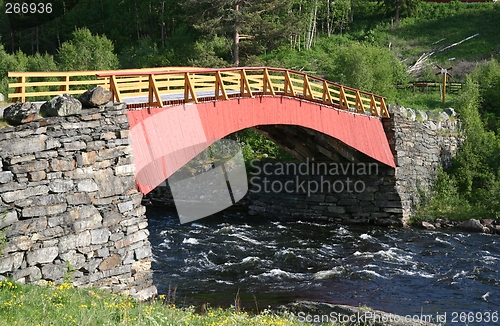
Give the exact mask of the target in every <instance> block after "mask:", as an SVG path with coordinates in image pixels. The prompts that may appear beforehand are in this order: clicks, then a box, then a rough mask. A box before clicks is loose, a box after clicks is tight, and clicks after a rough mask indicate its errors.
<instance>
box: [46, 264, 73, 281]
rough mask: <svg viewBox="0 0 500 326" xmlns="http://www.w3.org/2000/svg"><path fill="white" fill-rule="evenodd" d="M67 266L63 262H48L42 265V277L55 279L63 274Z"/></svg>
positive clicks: (50, 279)
mask: <svg viewBox="0 0 500 326" xmlns="http://www.w3.org/2000/svg"><path fill="white" fill-rule="evenodd" d="M66 269H67V267H66V265H63V264H48V265H44V266H42V277H43V279H44V280H49V281H56V280H59V279H61V278H63V276H64V272H65V271H66Z"/></svg>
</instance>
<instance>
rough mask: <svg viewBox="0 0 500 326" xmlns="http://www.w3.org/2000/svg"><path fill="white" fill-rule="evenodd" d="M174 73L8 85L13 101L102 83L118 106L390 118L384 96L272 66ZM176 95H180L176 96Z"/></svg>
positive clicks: (152, 71) (132, 72)
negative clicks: (273, 103) (215, 103)
mask: <svg viewBox="0 0 500 326" xmlns="http://www.w3.org/2000/svg"><path fill="white" fill-rule="evenodd" d="M175 69H177V70H172V69H171V68H156V69H136V70H115V71H99V72H93V76H94V79H93V80H91V81H92V82H91V81H90V80H87V81H86V83H82V81H81V80H75V81H73V80H70V77H71V76H80V77H82V76H91V74H90V72H85V73H84V74H80V75H78V74H76V73H75V75H73V73H72V75H71V76H70V75H68V73H59V75H50V77H58V78H62V79H63V80H62V82H63V83H62V82H61V81H60V82H59V84H58V85H60V90H59V91H58V92H54V91H51V92H33V93H31V92H27V91H26V89H27V87H29V86H38V85H40V83H42V82H33V83H32V82H26V80H24V82H23V81H19V82H18V83H14V84H9V87H13V88H14V87H15V88H16V92H15V93H14V94H9V98H21V100H24V98H26V97H27V96H43V95H56V94H60V93H61V92H65V93H70V94H78V93H79V92H80V93H82V92H83V91H81V90H71V89H70V88H71V86H73V85H80V86H81V85H102V86H103V87H106V88H108V89H109V90H110V91H111V92H112V93H113V98H114V100H116V101H118V102H122V101H124V99H125V98H133V97H135V98H140V97H144V98H145V100H144V101H142V102H141V103H138V104H136V106H137V105H138V106H144V107H146V106H147V107H160V106H164V105H168V104H178V103H179V102H184V103H187V102H194V103H198V102H200V101H210V100H227V99H229V98H231V97H252V96H257V95H271V96H289V97H295V98H300V99H304V100H308V101H313V102H317V103H321V104H324V105H328V106H333V107H336V108H339V109H342V110H350V111H352V112H356V113H363V114H364V113H365V112H369V113H370V114H371V115H373V116H377V117H383V118H387V117H389V113H388V111H387V107H386V104H385V99H384V97H382V96H379V95H375V94H372V93H368V92H364V91H360V90H357V89H354V88H350V87H346V86H342V85H340V84H336V83H333V82H330V81H327V80H325V79H322V78H318V77H313V76H310V75H307V74H305V73H303V72H298V71H293V70H288V69H283V68H268V67H244V68H222V69H197V68H187V69H186V68H175ZM16 74H19V73H9V77H18V78H23V76H30V77H40V76H41V75H34V74H35V73H21V74H26V75H23V76H19V75H16ZM36 74H41V73H36ZM46 74H55V73H46ZM46 76H48V75H46ZM95 76H96V77H97V79H95ZM47 83H48V82H47ZM50 83H53V82H50ZM78 83H80V84H78ZM43 85H48V84H43ZM51 85H54V84H51ZM40 86H41V85H40ZM172 94H176V95H177V96H172ZM169 95H170V96H169Z"/></svg>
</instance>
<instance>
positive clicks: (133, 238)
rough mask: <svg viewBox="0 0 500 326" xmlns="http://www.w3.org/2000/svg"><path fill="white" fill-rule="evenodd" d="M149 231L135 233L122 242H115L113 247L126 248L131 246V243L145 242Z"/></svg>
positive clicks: (143, 230)
mask: <svg viewBox="0 0 500 326" xmlns="http://www.w3.org/2000/svg"><path fill="white" fill-rule="evenodd" d="M148 235H149V231H148V230H147V229H142V230H139V231H137V232H136V233H133V234H130V235H127V236H126V237H125V238H123V239H122V240H119V241H116V243H115V246H116V249H120V248H122V247H126V246H129V245H131V244H132V243H135V242H138V241H142V240H146V239H147V238H148Z"/></svg>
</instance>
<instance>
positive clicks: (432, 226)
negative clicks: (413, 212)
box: [422, 221, 436, 230]
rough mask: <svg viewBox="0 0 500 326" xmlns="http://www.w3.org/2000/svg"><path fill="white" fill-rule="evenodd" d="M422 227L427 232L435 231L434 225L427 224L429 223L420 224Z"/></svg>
mask: <svg viewBox="0 0 500 326" xmlns="http://www.w3.org/2000/svg"><path fill="white" fill-rule="evenodd" d="M422 226H423V227H424V228H426V229H427V230H435V229H436V227H435V226H434V224H432V223H429V222H425V221H423V222H422Z"/></svg>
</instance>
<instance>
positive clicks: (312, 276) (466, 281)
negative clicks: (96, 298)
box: [147, 208, 500, 325]
mask: <svg viewBox="0 0 500 326" xmlns="http://www.w3.org/2000/svg"><path fill="white" fill-rule="evenodd" d="M147 216H148V219H149V224H150V225H149V230H150V232H151V235H150V241H151V243H152V246H153V255H154V261H153V269H154V271H155V274H154V280H155V284H156V285H157V287H158V289H159V292H160V293H164V294H166V293H168V291H169V287H170V289H171V292H172V290H173V289H174V288H176V299H175V300H176V303H177V304H181V305H182V304H184V305H195V306H199V305H200V304H201V303H204V302H209V303H210V304H211V305H212V306H223V307H224V306H225V307H227V306H229V305H231V304H234V302H235V301H234V299H235V297H236V296H237V294H238V296H239V297H240V300H241V305H242V306H244V307H245V308H246V309H247V310H251V309H254V308H255V307H256V306H257V307H258V308H259V309H262V308H266V307H268V306H271V307H276V306H278V305H281V304H286V303H289V302H292V301H297V300H311V301H321V302H330V303H336V304H348V305H353V306H358V305H366V306H369V307H372V308H375V309H379V310H383V311H386V312H392V313H395V314H399V315H416V314H420V313H426V314H435V313H437V312H439V313H443V312H447V314H448V316H449V317H448V318H447V321H448V324H453V323H450V321H451V316H452V314H453V313H461V312H474V313H484V312H487V311H490V312H491V311H499V310H500V237H499V236H494V235H485V234H474V233H472V234H471V233H466V232H459V231H449V230H446V231H427V230H416V229H409V228H408V229H403V228H401V229H387V228H379V227H369V226H362V227H361V226H340V225H332V224H331V223H327V222H311V221H305V220H301V219H300V218H297V219H296V220H290V219H286V220H285V219H280V218H279V216H272V217H269V218H262V217H253V216H243V215H237V214H232V215H231V214H227V215H219V216H216V217H209V218H205V219H202V220H199V221H197V222H195V223H189V224H184V225H181V224H179V219H178V218H177V215H176V213H175V211H165V210H164V209H158V208H148V211H147ZM494 324H496V323H489V324H488V325H494ZM498 324H500V323H498ZM462 325H463V323H462ZM469 325H486V324H485V323H484V322H483V323H481V322H480V323H470V324H469Z"/></svg>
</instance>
